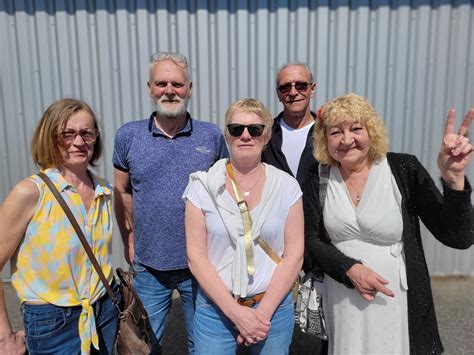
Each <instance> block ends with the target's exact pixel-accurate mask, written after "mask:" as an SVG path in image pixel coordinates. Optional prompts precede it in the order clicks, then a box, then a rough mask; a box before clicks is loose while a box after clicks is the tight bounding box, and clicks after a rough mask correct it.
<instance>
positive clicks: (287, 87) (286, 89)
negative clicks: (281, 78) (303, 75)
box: [277, 81, 313, 94]
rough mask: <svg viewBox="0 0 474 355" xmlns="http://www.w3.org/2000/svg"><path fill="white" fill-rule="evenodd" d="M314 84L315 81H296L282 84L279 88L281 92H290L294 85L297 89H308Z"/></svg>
mask: <svg viewBox="0 0 474 355" xmlns="http://www.w3.org/2000/svg"><path fill="white" fill-rule="evenodd" d="M312 84H313V83H308V82H306V81H295V82H293V83H286V84H281V85H280V86H278V87H277V89H278V91H279V92H280V93H281V94H288V93H289V92H290V91H291V88H292V87H293V86H294V87H295V89H296V90H297V91H306V90H308V87H309V86H310V85H312Z"/></svg>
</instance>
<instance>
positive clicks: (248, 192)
mask: <svg viewBox="0 0 474 355" xmlns="http://www.w3.org/2000/svg"><path fill="white" fill-rule="evenodd" d="M260 176H262V169H261V168H260V172H259V174H258V177H257V180H255V183H254V184H253V185H252V186H251V187H250V188H248V189H244V187H243V186H242V185H241V184H240V183H239V182H237V185H239V187H240V189H241V190H243V195H244V196H245V197H247V196H249V195H250V191H252V190H253V188H254V187H255V186H257V184H258V182H259V181H260Z"/></svg>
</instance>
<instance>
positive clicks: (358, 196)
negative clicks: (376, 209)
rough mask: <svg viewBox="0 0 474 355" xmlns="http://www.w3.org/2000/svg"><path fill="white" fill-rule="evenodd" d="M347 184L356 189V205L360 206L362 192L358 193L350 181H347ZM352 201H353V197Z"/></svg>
mask: <svg viewBox="0 0 474 355" xmlns="http://www.w3.org/2000/svg"><path fill="white" fill-rule="evenodd" d="M346 182H347V183H348V184H349V185H351V187H352V188H353V189H354V191H355V192H356V196H355V200H356V203H355V204H356V205H358V204H359V202H360V192H359V191H357V189H356V188H355V187H354V185H353V184H352V183H351V182H350V181H349V180H346ZM349 195H350V194H349ZM351 199H352V197H351Z"/></svg>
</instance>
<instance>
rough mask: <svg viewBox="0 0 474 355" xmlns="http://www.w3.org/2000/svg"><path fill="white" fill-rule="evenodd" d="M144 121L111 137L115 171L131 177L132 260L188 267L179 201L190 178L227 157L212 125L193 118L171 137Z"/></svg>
mask: <svg viewBox="0 0 474 355" xmlns="http://www.w3.org/2000/svg"><path fill="white" fill-rule="evenodd" d="M155 114H156V113H155V112H154V113H153V114H152V115H151V116H150V118H149V119H145V120H141V121H134V122H129V123H126V124H124V125H123V126H122V127H120V128H119V129H118V131H117V133H116V135H115V145H114V156H113V164H114V167H115V168H117V169H119V170H122V171H125V172H127V173H129V174H130V181H131V186H132V196H133V198H132V200H133V231H134V240H135V260H136V261H138V262H139V263H142V264H144V265H146V266H150V267H152V268H154V269H156V270H161V271H166V270H178V269H183V268H187V267H188V262H187V257H186V240H185V234H184V202H183V199H182V198H181V197H182V195H183V192H184V189H185V187H186V185H187V183H188V177H189V174H191V173H193V172H195V171H198V170H203V171H207V170H208V169H209V167H210V166H211V165H212V164H214V163H215V162H216V161H217V160H219V159H221V158H225V157H228V152H227V147H226V145H225V141H224V137H223V136H222V133H221V130H220V129H219V127H218V126H217V125H215V124H213V123H209V122H202V121H198V120H195V119H192V118H191V116H190V115H189V114H188V117H187V122H186V126H185V127H184V128H183V129H182V130H181V131H180V132H179V133H178V134H176V135H175V136H174V137H173V138H169V137H167V136H165V135H164V134H163V133H162V131H161V130H160V129H159V128H157V127H156V125H155V121H154V117H155Z"/></svg>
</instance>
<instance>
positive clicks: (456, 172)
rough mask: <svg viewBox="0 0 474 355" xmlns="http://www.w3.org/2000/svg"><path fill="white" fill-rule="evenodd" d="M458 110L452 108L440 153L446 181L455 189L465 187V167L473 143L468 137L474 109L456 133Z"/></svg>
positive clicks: (440, 168) (441, 166)
mask: <svg viewBox="0 0 474 355" xmlns="http://www.w3.org/2000/svg"><path fill="white" fill-rule="evenodd" d="M455 119H456V110H450V111H449V113H448V118H447V119H446V125H445V128H444V137H443V141H442V143H441V148H440V150H439V155H438V167H439V170H440V172H441V177H442V178H443V180H444V182H445V183H446V184H447V185H448V186H449V187H451V188H452V189H455V190H463V189H464V169H465V168H466V166H467V164H468V163H469V160H470V159H471V156H472V150H473V147H472V144H471V143H469V139H468V138H467V137H466V135H467V132H468V130H469V127H470V126H471V123H472V120H473V119H474V109H470V110H469V112H468V113H467V114H466V117H465V118H464V120H463V121H462V123H461V127H459V130H458V133H457V134H456V133H454V122H455Z"/></svg>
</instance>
